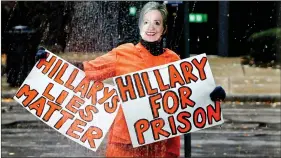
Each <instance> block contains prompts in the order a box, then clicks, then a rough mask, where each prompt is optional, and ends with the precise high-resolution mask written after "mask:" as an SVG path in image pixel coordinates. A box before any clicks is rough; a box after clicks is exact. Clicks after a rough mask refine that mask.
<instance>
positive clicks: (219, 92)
mask: <svg viewBox="0 0 281 158" xmlns="http://www.w3.org/2000/svg"><path fill="white" fill-rule="evenodd" d="M210 97H211V100H212V101H218V100H219V101H223V100H224V99H225V97H226V93H225V91H224V89H223V88H222V87H221V86H217V87H216V88H215V89H214V90H213V91H212V93H211V94H210Z"/></svg>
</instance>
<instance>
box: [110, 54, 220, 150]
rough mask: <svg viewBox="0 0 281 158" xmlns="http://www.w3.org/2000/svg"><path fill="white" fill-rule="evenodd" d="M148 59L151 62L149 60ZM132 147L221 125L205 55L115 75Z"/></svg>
mask: <svg viewBox="0 0 281 158" xmlns="http://www.w3.org/2000/svg"><path fill="white" fill-rule="evenodd" d="M148 62H149V61H148ZM114 82H115V85H116V86H117V88H116V89H117V91H118V92H117V93H118V96H119V98H120V101H121V103H122V109H123V112H124V115H125V119H126V122H127V125H128V130H129V134H130V137H131V141H132V144H133V147H138V146H142V145H145V144H150V143H154V142H157V141H161V140H165V139H168V138H172V137H176V136H180V135H183V134H185V133H190V132H194V131H198V130H201V129H204V128H208V127H212V126H216V125H219V124H222V123H223V122H224V121H223V117H222V113H221V107H220V102H216V103H214V102H213V101H212V100H211V99H210V96H209V95H210V93H211V92H212V91H213V89H214V88H215V82H214V79H213V75H212V72H211V69H210V66H209V63H208V60H207V57H206V55H205V54H201V55H197V56H194V57H191V58H187V59H184V60H180V61H176V62H173V63H169V64H165V65H161V66H157V67H153V68H149V69H146V70H142V71H138V72H134V73H129V74H125V75H122V76H118V77H114Z"/></svg>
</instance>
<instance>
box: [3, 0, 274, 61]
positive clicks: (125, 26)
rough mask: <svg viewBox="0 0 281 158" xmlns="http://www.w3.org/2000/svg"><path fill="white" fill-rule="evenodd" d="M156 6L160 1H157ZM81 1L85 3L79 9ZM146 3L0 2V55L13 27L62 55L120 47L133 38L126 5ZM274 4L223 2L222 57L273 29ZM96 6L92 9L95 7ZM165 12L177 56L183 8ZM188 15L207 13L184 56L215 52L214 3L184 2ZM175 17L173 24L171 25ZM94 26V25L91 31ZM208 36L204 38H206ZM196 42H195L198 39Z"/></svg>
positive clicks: (193, 27) (193, 28)
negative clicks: (224, 38) (225, 12)
mask: <svg viewBox="0 0 281 158" xmlns="http://www.w3.org/2000/svg"><path fill="white" fill-rule="evenodd" d="M160 2H162V1H160ZM85 3H89V4H87V5H85ZM145 3H146V2H144V1H143V2H125V1H122V2H51V1H50V2H21V1H20V2H8V1H7V2H5V1H2V2H1V7H2V12H1V23H2V27H1V34H2V36H1V38H2V40H1V41H2V43H1V44H2V48H1V49H2V53H7V52H8V51H9V41H10V40H8V39H10V38H11V36H10V35H9V34H7V33H6V32H7V31H8V30H10V29H11V28H12V27H13V26H16V25H27V26H29V27H31V28H34V29H36V30H37V34H36V35H33V38H35V40H34V44H33V45H34V46H37V45H39V44H40V45H45V46H49V47H52V48H54V47H55V48H56V49H55V51H63V52H71V51H75V52H93V51H109V50H111V49H112V48H113V47H116V46H117V45H119V44H120V43H125V42H133V43H137V42H138V40H139V34H138V26H137V22H138V14H137V15H136V16H131V15H129V7H130V6H136V8H137V11H140V9H141V7H142V6H143V4H145ZM277 3H279V2H267V1H263V2H254V1H248V2H247V1H244V2H242V1H241V2H235V1H231V2H229V18H228V26H229V27H228V28H224V29H226V30H227V32H228V56H242V55H246V54H247V53H248V52H249V48H248V44H247V39H248V38H249V36H250V35H251V34H253V33H255V32H260V31H263V30H266V29H269V28H274V27H277V12H278V11H277ZM97 6H98V7H97ZM167 8H168V11H169V18H168V28H169V30H168V34H167V38H168V39H167V46H168V47H169V48H171V49H173V50H175V51H176V52H177V53H179V54H181V53H182V52H183V39H184V38H183V18H184V15H183V5H182V4H179V5H178V11H176V7H175V6H172V5H171V4H167ZM189 11H190V13H207V14H208V22H207V23H190V24H189V25H190V30H189V32H190V34H189V35H190V48H189V49H190V53H191V54H200V53H206V54H208V55H210V54H213V55H217V54H218V41H219V38H218V32H219V30H218V24H219V23H220V20H219V18H218V15H219V2H218V1H213V2H209V1H205V2H204V1H190V2H189ZM173 13H176V15H177V18H176V23H175V27H173V23H174V16H173ZM97 26H100V27H97ZM207 36H209V38H207ZM198 39H200V41H198Z"/></svg>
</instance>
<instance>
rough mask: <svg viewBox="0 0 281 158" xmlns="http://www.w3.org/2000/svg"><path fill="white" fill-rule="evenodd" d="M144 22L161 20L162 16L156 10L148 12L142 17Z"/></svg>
mask: <svg viewBox="0 0 281 158" xmlns="http://www.w3.org/2000/svg"><path fill="white" fill-rule="evenodd" d="M143 19H144V20H161V21H162V20H163V17H162V14H161V12H160V11H158V10H150V11H148V12H146V13H145V14H144V16H143Z"/></svg>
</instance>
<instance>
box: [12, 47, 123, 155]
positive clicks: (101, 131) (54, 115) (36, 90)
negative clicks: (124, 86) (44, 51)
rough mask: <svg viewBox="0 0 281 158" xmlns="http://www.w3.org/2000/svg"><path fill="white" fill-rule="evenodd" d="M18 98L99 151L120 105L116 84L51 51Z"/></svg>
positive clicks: (62, 130) (58, 128) (39, 115)
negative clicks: (93, 77) (92, 78)
mask: <svg viewBox="0 0 281 158" xmlns="http://www.w3.org/2000/svg"><path fill="white" fill-rule="evenodd" d="M14 99H15V100H16V101H17V102H19V103H20V104H21V105H22V106H23V107H24V108H25V109H27V110H28V111H29V112H31V113H32V114H33V115H35V116H36V117H37V118H39V119H40V120H41V121H43V122H45V123H46V124H47V125H49V126H50V127H52V128H53V129H55V130H56V131H58V132H60V133H61V134H63V135H64V136H66V137H67V138H69V139H71V140H73V141H75V142H77V143H79V144H80V145H82V146H85V147H87V148H88V149H90V150H93V151H96V150H97V149H98V147H99V146H100V144H101V142H102V140H103V139H104V137H105V135H106V133H107V132H108V130H109V128H110V126H111V124H112V123H113V120H114V118H115V116H116V114H117V111H118V108H119V98H118V96H117V93H116V90H115V87H114V86H111V85H107V84H104V83H102V82H95V81H90V80H88V79H87V78H86V77H85V73H84V72H83V71H82V70H80V69H78V68H77V67H75V66H73V65H71V64H70V63H68V62H67V61H65V60H63V59H62V58H60V57H58V56H56V55H55V54H53V53H51V52H49V51H48V58H47V59H41V60H39V61H38V62H37V63H36V65H35V66H34V67H33V69H32V70H31V72H30V73H29V75H28V76H27V78H26V79H25V81H24V82H23V84H22V85H21V87H20V88H19V90H18V92H17V93H16V95H15V96H14Z"/></svg>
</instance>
